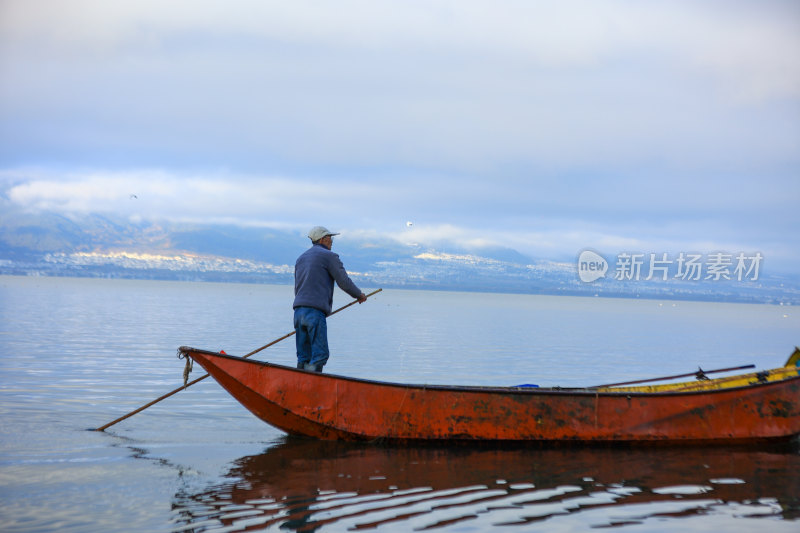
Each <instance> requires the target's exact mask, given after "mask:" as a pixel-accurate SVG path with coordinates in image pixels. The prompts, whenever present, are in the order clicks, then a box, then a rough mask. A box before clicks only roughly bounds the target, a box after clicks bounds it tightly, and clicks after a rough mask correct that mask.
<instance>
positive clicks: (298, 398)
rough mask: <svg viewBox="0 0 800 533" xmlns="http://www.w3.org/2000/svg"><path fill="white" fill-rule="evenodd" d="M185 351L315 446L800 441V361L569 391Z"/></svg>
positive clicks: (255, 409)
mask: <svg viewBox="0 0 800 533" xmlns="http://www.w3.org/2000/svg"><path fill="white" fill-rule="evenodd" d="M179 351H180V352H181V353H182V354H183V355H185V356H188V357H191V358H192V359H193V360H194V361H196V362H198V363H199V364H200V365H201V366H203V368H205V369H206V371H207V372H208V373H209V374H210V375H211V376H212V377H213V378H214V379H216V380H217V381H218V382H219V383H220V385H222V386H223V387H224V388H225V389H226V390H227V391H228V392H229V393H230V394H231V395H232V396H233V397H234V398H236V399H237V400H238V401H239V402H240V403H241V404H242V405H244V406H245V407H246V408H247V409H249V410H250V411H251V412H252V413H253V414H255V415H256V416H257V417H259V418H260V419H262V420H263V421H265V422H267V423H268V424H271V425H273V426H275V427H276V428H278V429H281V430H283V431H285V432H287V433H289V434H292V435H304V436H308V437H314V438H318V439H326V440H350V441H353V440H378V439H386V440H435V441H442V440H471V441H542V442H546V441H549V442H620V443H622V442H626V443H656V442H671V443H675V442H680V443H698V444H699V443H704V444H708V443H726V444H727V443H752V442H760V441H778V440H789V439H792V438H795V437H797V436H798V435H800V368H798V365H799V364H800V349H796V350H795V352H794V353H793V354H792V356H791V357H790V358H789V360H788V361H787V362H786V365H785V366H783V367H780V368H776V369H773V370H766V371H763V372H753V373H749V374H741V375H737V376H732V377H727V378H719V379H710V380H704V381H695V382H689V383H672V384H667V385H658V386H639V387H614V386H604V387H595V388H569V389H565V388H528V387H465V386H445V385H407V384H399V383H386V382H380V381H371V380H364V379H356V378H351V377H345V376H337V375H334V374H324V373H315V372H308V371H304V370H297V369H294V368H290V367H287V366H282V365H277V364H273V363H265V362H260V361H253V360H250V359H245V358H242V357H233V356H230V355H223V354H219V353H216V352H210V351H206V350H198V349H194V348H189V347H185V346H184V347H181V348H180V349H179Z"/></svg>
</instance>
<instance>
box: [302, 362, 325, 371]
mask: <svg viewBox="0 0 800 533" xmlns="http://www.w3.org/2000/svg"><path fill="white" fill-rule="evenodd" d="M303 369H304V370H308V371H309V372H322V365H320V364H316V365H312V364H311V363H306V364H305V366H304V367H303Z"/></svg>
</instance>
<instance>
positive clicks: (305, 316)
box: [292, 226, 367, 372]
mask: <svg viewBox="0 0 800 533" xmlns="http://www.w3.org/2000/svg"><path fill="white" fill-rule="evenodd" d="M334 235H339V234H338V233H333V232H331V231H328V229H326V228H324V227H322V226H314V227H313V228H311V231H309V232H308V238H309V239H311V242H312V246H311V248H309V249H308V250H306V251H305V252H303V254H302V255H300V257H298V258H297V262H296V263H295V265H294V304H293V305H292V307H293V308H294V330H295V341H296V344H297V368H301V369H304V370H312V371H314V372H322V367H323V366H325V363H326V362H327V361H328V356H329V355H330V352H329V351H328V325H327V320H326V318H327V316H328V315H330V314H331V308H332V306H333V282H334V281H335V282H336V284H337V285H338V286H339V288H340V289H342V290H343V291H344V292H346V293H347V294H349V295H350V296H352V297H353V298H356V299H357V300H358V303H364V302H366V301H367V296H366V295H365V294H364V293H363V292H361V289H359V288H358V287H356V284H355V283H353V280H351V279H350V276H348V275H347V271H346V270H345V269H344V265H343V264H342V261H341V259H339V256H338V254H335V253H333V252H332V251H331V247H332V246H333V236H334Z"/></svg>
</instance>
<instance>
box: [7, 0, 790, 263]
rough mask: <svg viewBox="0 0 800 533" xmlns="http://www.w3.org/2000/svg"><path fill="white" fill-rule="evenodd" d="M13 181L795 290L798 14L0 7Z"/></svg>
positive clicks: (214, 214) (600, 6)
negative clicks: (737, 272)
mask: <svg viewBox="0 0 800 533" xmlns="http://www.w3.org/2000/svg"><path fill="white" fill-rule="evenodd" d="M0 184H2V188H1V189H0V191H2V194H3V195H4V196H5V198H6V199H7V200H8V201H10V202H13V203H14V204H16V205H19V206H24V207H30V208H47V209H55V210H59V211H64V212H105V213H117V214H123V215H126V216H129V217H132V220H138V219H142V218H143V219H150V218H154V219H155V218H160V217H163V218H173V219H174V218H183V219H198V218H201V217H209V219H213V220H215V221H230V222H236V223H241V224H260V225H265V226H275V227H282V228H297V229H298V231H301V230H305V229H307V228H308V227H309V226H312V225H316V224H322V225H325V226H328V227H330V228H331V229H333V230H336V231H342V232H343V233H344V234H347V233H349V234H357V233H373V234H378V235H384V234H385V235H392V236H399V237H401V238H403V239H407V240H410V241H414V242H422V243H425V242H433V241H435V240H436V239H440V238H456V239H463V240H468V241H471V242H473V243H486V244H500V245H505V246H511V247H514V248H516V249H518V250H519V251H521V252H523V253H526V254H529V255H532V256H534V257H538V258H545V259H547V258H550V259H565V258H574V257H577V254H578V253H579V251H580V250H582V249H584V248H594V249H597V250H599V251H601V252H603V253H606V254H616V253H617V252H619V251H623V250H630V251H641V252H646V253H647V252H656V253H660V252H681V251H700V252H709V253H710V252H714V251H720V250H722V251H729V252H731V253H736V252H742V251H744V252H755V251H760V252H762V254H764V268H765V269H767V268H769V266H770V264H772V265H774V266H778V265H780V266H781V270H784V271H790V272H797V270H798V269H797V264H798V263H800V236H798V235H800V231H799V230H800V224H798V222H797V212H798V201H799V200H800V2H796V1H791V0H789V1H769V0H754V1H736V0H726V1H703V0H692V1H686V2H683V1H662V2H635V1H598V0H593V1H570V0H557V1H552V2H550V1H541V2H537V1H506V0H498V1H471V0H453V1H436V0H426V1H413V0H403V1H376V0H364V1H351V0H344V1H337V2H321V1H303V0H293V1H290V2H289V1H286V2H271V1H264V0H253V1H246V0H241V1H236V0H228V1H215V2H212V1H198V0H191V1H190V0H185V1H181V0H170V1H166V2H165V1H163V0H158V1H150V0H136V1H130V2H128V1H121V0H118V1H113V2H109V1H106V0H97V1H89V0H86V1H80V0H65V1H60V2H52V1H43V0H0ZM131 195H136V197H135V198H133V197H132V196H131ZM409 221H411V222H413V226H411V227H408V226H407V222H409ZM342 237H343V238H344V237H345V235H343V236H342Z"/></svg>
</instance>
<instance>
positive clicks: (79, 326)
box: [0, 277, 800, 533]
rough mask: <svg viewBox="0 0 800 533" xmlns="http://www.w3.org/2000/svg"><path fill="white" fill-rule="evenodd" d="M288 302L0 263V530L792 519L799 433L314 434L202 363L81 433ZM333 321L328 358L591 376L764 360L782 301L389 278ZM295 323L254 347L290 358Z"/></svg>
mask: <svg viewBox="0 0 800 533" xmlns="http://www.w3.org/2000/svg"><path fill="white" fill-rule="evenodd" d="M337 298H338V300H337V301H336V302H335V305H336V306H339V305H343V304H345V303H348V302H349V299H348V298H347V297H346V296H345V295H343V294H342V293H338V294H337ZM291 301H292V288H291V287H288V286H271V285H237V284H212V283H189V282H184V283H179V282H149V281H121V280H93V279H59V278H21V277H0V424H2V434H0V499H1V500H0V503H1V505H0V531H3V532H35V531H56V530H57V531H67V532H70V531H72V532H81V533H87V532H89V533H91V532H104V533H108V532H150V531H173V532H179V531H187V532H193V531H198V532H199V531H320V532H326V531H331V532H332V531H349V530H361V529H370V530H378V531H381V532H406V531H411V530H428V529H430V530H433V531H442V532H455V531H458V532H482V531H508V532H515V531H534V530H536V531H548V532H568V531H586V530H589V529H592V528H614V529H618V530H621V531H631V532H633V531H636V532H640V531H653V532H655V531H659V532H660V531H678V530H680V531H726V532H727V531H733V532H737V531H757V530H762V529H763V530H766V531H770V532H772V531H778V532H780V531H787V532H788V531H792V532H796V531H798V530H800V447H798V445H796V444H795V445H792V446H787V447H781V448H774V447H769V448H759V449H752V448H746V449H741V448H717V447H712V448H663V449H662V448H657V449H649V448H648V449H636V448H634V449H615V448H600V449H597V448H544V449H543V448H539V447H503V446H409V447H402V446H387V445H353V444H343V443H330V442H314V441H308V440H303V439H293V438H287V437H286V436H285V435H284V434H282V433H281V432H279V431H278V430H276V429H273V428H271V427H270V426H267V425H265V424H263V423H262V422H260V421H259V420H257V419H256V418H255V417H254V416H252V415H251V414H250V413H249V412H247V411H246V410H245V409H244V408H243V407H241V406H240V405H239V404H238V403H236V402H235V401H234V400H233V399H231V398H230V397H229V396H228V395H227V393H225V392H224V391H223V390H222V389H221V388H220V387H219V386H218V385H217V384H216V383H215V382H214V381H213V380H210V379H209V380H206V381H203V382H201V383H199V384H197V385H195V386H194V387H191V388H189V389H187V390H185V391H182V392H180V393H178V394H177V395H175V396H173V397H171V398H169V399H167V400H165V401H163V402H161V403H159V404H157V405H155V406H153V407H151V408H150V409H148V410H146V411H144V412H142V413H139V414H137V415H135V416H133V417H131V418H129V419H127V420H125V421H123V422H120V423H119V424H117V425H115V426H113V427H111V428H109V429H108V430H107V431H106V432H96V431H89V429H91V428H96V427H98V426H101V425H103V424H105V423H107V422H110V421H111V420H114V419H115V418H117V417H119V416H121V415H123V414H125V413H127V412H129V411H131V410H133V409H135V408H136V407H139V406H140V405H142V404H144V403H147V402H148V401H150V400H153V399H155V398H156V397H158V396H160V395H162V394H164V393H166V392H168V391H170V390H172V389H173V388H175V387H177V386H179V385H180V384H181V383H182V373H183V365H184V363H183V361H180V360H178V359H177V357H176V355H175V352H176V349H177V348H178V347H179V346H181V345H189V346H195V347H199V348H207V349H213V350H219V349H224V350H225V351H227V352H228V353H230V354H238V355H241V354H244V353H247V352H249V351H251V350H253V349H255V348H258V347H260V346H262V345H264V344H266V343H267V342H269V341H271V340H273V339H276V338H278V337H280V336H282V335H284V334H286V333H288V332H290V331H291V329H292V325H291V309H290V308H291ZM329 337H330V343H331V346H332V352H333V354H332V357H331V361H330V362H329V364H328V366H327V367H326V371H329V372H332V373H337V374H346V375H353V376H358V377H364V378H370V379H379V380H386V381H400V382H415V383H431V384H433V383H441V384H467V385H517V384H521V383H536V384H539V385H542V386H552V385H561V386H588V385H597V384H601V383H607V382H616V381H625V380H631V379H639V378H646V377H655V376H660V375H670V374H680V373H685V372H692V371H694V370H696V369H697V367H698V366H700V367H702V368H703V369H706V370H710V369H715V368H724V367H730V366H737V365H744V364H750V363H752V364H755V365H756V366H757V367H758V368H759V369H765V368H771V367H775V366H780V365H782V364H783V362H784V361H785V360H786V358H787V357H788V356H789V355H790V354H791V352H792V350H793V349H794V346H795V345H798V344H800V311H798V310H796V309H794V308H791V307H777V306H767V305H744V304H715V303H695V302H671V301H655V300H641V301H640V300H614V299H599V298H594V299H592V298H571V297H546V296H530V295H524V296H523V295H498V294H477V293H441V292H424V291H395V290H385V291H383V292H382V293H380V294H378V295H377V296H375V297H374V298H372V299H371V300H370V301H368V302H367V303H365V304H363V305H361V306H353V307H351V308H349V309H347V310H346V311H343V312H342V313H339V314H338V315H336V316H335V317H332V318H331V319H330V321H329ZM293 342H294V341H293V338H289V339H287V340H286V341H283V342H281V343H279V344H277V345H275V346H273V347H271V348H268V349H267V350H265V351H263V352H261V353H260V354H258V356H256V358H259V359H262V360H269V361H273V362H277V363H284V364H293V362H294V346H293ZM200 375H202V370H201V369H200V368H199V366H198V367H196V368H195V371H194V373H193V375H192V377H199V376H200Z"/></svg>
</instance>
